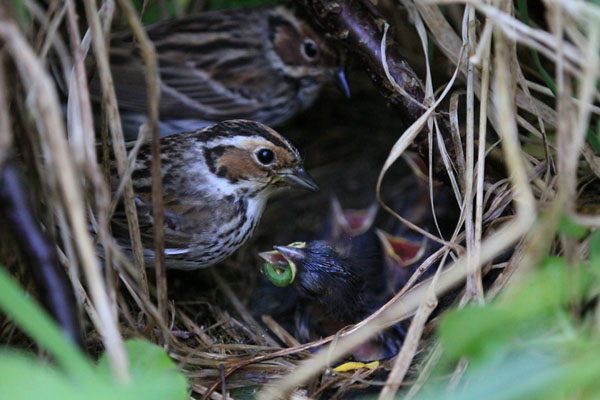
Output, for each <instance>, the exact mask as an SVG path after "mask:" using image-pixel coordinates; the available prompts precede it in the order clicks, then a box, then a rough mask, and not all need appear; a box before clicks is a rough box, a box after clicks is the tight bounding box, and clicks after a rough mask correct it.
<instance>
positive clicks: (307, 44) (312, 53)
mask: <svg viewBox="0 0 600 400" xmlns="http://www.w3.org/2000/svg"><path fill="white" fill-rule="evenodd" d="M302 52H303V53H304V55H305V56H306V58H308V59H310V60H313V59H315V58H316V57H317V55H318V54H319V49H317V45H316V43H315V42H313V41H312V40H310V39H306V40H305V41H304V43H302Z"/></svg>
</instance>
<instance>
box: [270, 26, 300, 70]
mask: <svg viewBox="0 0 600 400" xmlns="http://www.w3.org/2000/svg"><path fill="white" fill-rule="evenodd" d="M301 43H302V39H301V38H300V36H299V35H298V32H297V31H296V30H295V29H294V28H293V27H292V26H290V25H279V26H278V27H277V36H276V40H275V48H276V51H277V54H278V55H279V57H280V58H281V60H282V61H283V62H284V63H285V64H287V65H302V64H304V63H305V60H304V57H302V54H300V44H301Z"/></svg>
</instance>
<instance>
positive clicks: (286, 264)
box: [259, 240, 368, 319]
mask: <svg viewBox="0 0 600 400" xmlns="http://www.w3.org/2000/svg"><path fill="white" fill-rule="evenodd" d="M274 248H275V250H274V251H268V252H264V253H260V254H259V255H260V257H262V258H263V259H264V260H265V261H266V263H265V266H264V268H263V271H264V273H265V275H266V276H267V277H268V278H269V280H270V281H271V282H272V283H273V284H275V285H277V286H286V285H289V284H291V285H293V287H294V288H295V289H296V291H297V292H298V293H299V294H300V296H302V297H304V298H307V299H310V300H312V301H315V302H317V303H319V304H321V305H322V306H323V307H324V309H325V311H326V312H327V313H328V314H329V315H330V316H332V317H333V318H336V319H338V318H339V319H342V318H351V317H353V316H356V315H358V314H363V313H364V312H365V309H366V308H367V306H368V304H367V303H366V302H365V298H366V297H365V295H366V293H365V286H366V282H365V277H364V276H363V274H362V273H361V272H360V270H361V268H362V267H364V268H365V269H368V267H367V266H365V265H357V264H356V263H355V261H354V260H352V259H351V258H349V257H348V254H347V252H346V251H345V250H344V249H339V248H336V247H334V246H332V245H331V244H330V243H328V242H327V241H324V240H314V241H312V242H310V243H308V244H306V243H304V242H295V243H292V244H290V245H287V246H275V247H274ZM366 272H367V273H368V271H366Z"/></svg>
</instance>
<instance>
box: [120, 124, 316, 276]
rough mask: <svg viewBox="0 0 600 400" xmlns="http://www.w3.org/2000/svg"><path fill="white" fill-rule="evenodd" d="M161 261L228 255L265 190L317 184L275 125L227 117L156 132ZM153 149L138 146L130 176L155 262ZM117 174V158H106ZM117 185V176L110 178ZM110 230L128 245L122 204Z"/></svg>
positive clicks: (188, 262) (185, 265)
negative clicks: (180, 129) (160, 185)
mask: <svg viewBox="0 0 600 400" xmlns="http://www.w3.org/2000/svg"><path fill="white" fill-rule="evenodd" d="M160 147H161V168H162V171H161V172H162V180H163V199H164V229H165V254H166V265H167V267H170V268H177V269H196V268H202V267H208V266H210V265H213V264H215V263H217V262H219V261H221V260H223V259H224V258H226V257H228V256H229V255H231V254H232V253H233V252H234V251H235V250H237V249H238V248H239V247H240V246H241V245H242V244H244V243H245V242H246V240H248V238H249V237H251V236H252V234H253V233H254V231H255V229H256V227H257V225H258V222H259V221H260V217H261V215H262V213H263V210H264V208H265V205H266V203H267V200H268V199H269V197H271V196H272V195H273V194H274V193H276V192H278V191H280V190H282V189H284V188H286V187H298V188H305V189H311V190H317V189H318V187H317V185H316V184H315V182H314V181H313V180H312V178H311V177H310V176H309V175H308V174H307V173H306V171H305V170H304V167H303V160H302V158H301V156H300V154H299V153H298V150H297V149H296V148H295V147H294V146H293V145H292V144H291V143H290V142H289V141H288V140H287V139H286V138H285V137H283V136H281V135H280V134H279V133H277V132H276V131H274V130H273V129H271V128H269V127H267V126H265V125H263V124H261V123H258V122H253V121H246V120H231V121H224V122H220V123H217V124H215V125H212V126H210V127H207V128H204V129H199V130H195V131H190V132H181V133H177V134H173V135H169V136H166V137H163V138H161V143H160ZM151 164H152V157H151V149H150V145H148V144H146V145H143V146H142V147H141V148H140V150H139V153H138V157H137V160H136V161H135V164H134V169H133V172H132V174H131V178H132V181H133V185H134V191H135V196H136V197H135V202H136V206H137V210H138V217H139V222H140V229H141V232H142V242H143V246H144V256H145V258H146V260H147V261H148V263H149V264H150V265H151V264H152V263H153V261H154V252H153V232H154V223H153V219H152V194H151V191H152V184H151ZM111 169H112V173H113V174H116V165H112V168H111ZM111 181H112V183H113V185H114V187H113V190H116V185H117V184H118V179H116V177H115V179H111ZM111 222H112V228H113V234H114V236H115V237H116V238H117V240H118V242H119V243H120V244H121V245H122V246H123V247H124V248H126V249H131V244H130V242H129V233H128V228H127V218H126V215H125V212H124V211H123V209H122V207H120V208H118V209H117V211H116V212H115V214H114V215H113V219H112V221H111Z"/></svg>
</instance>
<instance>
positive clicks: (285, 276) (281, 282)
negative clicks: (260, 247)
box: [258, 242, 306, 287]
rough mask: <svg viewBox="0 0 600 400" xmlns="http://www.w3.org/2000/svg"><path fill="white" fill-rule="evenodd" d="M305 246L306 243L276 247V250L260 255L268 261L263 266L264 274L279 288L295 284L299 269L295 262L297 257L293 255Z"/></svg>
mask: <svg viewBox="0 0 600 400" xmlns="http://www.w3.org/2000/svg"><path fill="white" fill-rule="evenodd" d="M305 246H306V243H305V242H294V243H290V244H289V245H287V246H274V247H275V250H272V251H264V252H262V253H259V254H258V255H259V256H260V257H261V258H262V259H263V260H265V261H266V262H265V264H264V265H263V273H264V274H265V276H266V277H267V278H269V280H270V281H271V283H273V284H274V285H275V286H278V287H285V286H288V285H290V284H291V283H292V282H294V278H295V277H296V272H297V268H296V263H295V261H294V260H295V259H296V256H293V255H292V253H293V252H294V251H295V250H298V249H300V248H304V247H305ZM286 254H287V256H286Z"/></svg>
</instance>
